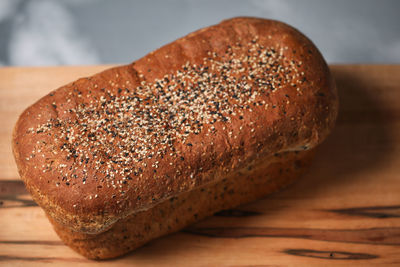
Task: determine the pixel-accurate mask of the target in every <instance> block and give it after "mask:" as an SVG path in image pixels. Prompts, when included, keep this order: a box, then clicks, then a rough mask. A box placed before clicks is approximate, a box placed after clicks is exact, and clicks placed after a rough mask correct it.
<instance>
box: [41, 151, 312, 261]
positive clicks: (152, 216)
mask: <svg viewBox="0 0 400 267" xmlns="http://www.w3.org/2000/svg"><path fill="white" fill-rule="evenodd" d="M313 156H314V151H313V150H308V151H302V152H297V153H296V152H288V153H283V154H282V155H276V156H275V157H274V159H273V161H275V163H272V164H269V163H267V162H262V163H261V164H259V165H256V166H249V167H248V168H246V169H244V170H241V171H240V172H237V173H235V174H234V175H233V176H232V177H227V178H225V179H223V180H220V181H218V182H217V183H214V184H212V185H208V186H206V187H200V188H197V189H195V190H193V191H192V192H186V193H183V194H182V195H180V196H178V197H175V198H171V199H170V200H167V201H164V202H162V203H160V204H158V205H156V206H155V207H153V208H152V209H149V210H147V211H143V212H139V213H136V214H132V215H130V216H129V217H127V218H125V219H122V220H120V221H118V222H117V223H115V224H114V225H113V226H112V228H111V229H109V230H107V231H105V232H103V233H100V234H83V233H77V232H74V231H71V230H70V229H69V228H67V227H64V226H62V225H60V224H59V223H57V222H55V221H54V220H52V219H51V218H49V219H50V221H51V222H52V224H53V226H54V229H55V230H56V232H57V234H58V235H59V236H60V238H61V239H62V240H63V241H64V243H66V244H67V245H68V246H70V247H71V248H73V249H74V250H75V251H77V252H78V253H80V254H82V255H84V256H85V257H87V258H90V259H108V258H114V257H118V256H121V255H123V254H126V253H128V252H129V251H132V250H134V249H136V248H138V247H140V246H141V245H143V244H145V243H147V242H149V241H150V240H153V239H155V238H157V237H160V236H162V235H165V234H168V233H173V232H176V231H178V230H180V229H182V228H184V227H186V226H188V225H190V224H191V223H194V222H196V221H198V220H201V219H203V218H205V217H207V216H210V215H212V214H214V213H215V212H216V211H220V210H223V209H230V208H233V207H235V206H238V205H240V204H243V203H247V202H251V201H254V200H256V199H258V198H260V197H263V196H265V195H267V194H270V193H272V192H275V191H276V190H278V189H280V188H282V187H284V186H286V185H288V184H289V183H291V182H293V181H294V180H296V179H297V178H298V177H299V176H300V175H301V174H302V173H304V171H306V170H307V168H308V166H309V165H310V163H311V160H312V158H313Z"/></svg>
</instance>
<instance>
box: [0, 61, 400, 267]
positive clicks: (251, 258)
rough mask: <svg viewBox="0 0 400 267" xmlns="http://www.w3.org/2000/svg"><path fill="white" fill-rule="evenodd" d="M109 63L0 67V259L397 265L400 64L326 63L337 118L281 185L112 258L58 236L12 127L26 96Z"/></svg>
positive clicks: (399, 238)
mask: <svg viewBox="0 0 400 267" xmlns="http://www.w3.org/2000/svg"><path fill="white" fill-rule="evenodd" d="M107 67H109V66H95V67H49V68H0V121H1V123H2V127H1V128H0V149H1V152H2V156H1V158H0V265H3V264H4V265H14V264H17V265H27V264H29V265H40V266H42V265H45V264H49V263H56V265H57V266H62V265H65V266H67V265H71V264H74V265H101V264H103V265H107V266H109V265H128V264H129V265H131V264H133V265H140V266H150V265H155V266H161V265H169V266H176V265H184V266H195V265H203V266H204V265H212V266H255V265H257V266H260V265H307V266H309V265H333V264H360V265H364V266H365V265H369V264H398V265H400V65H340V66H331V69H332V72H333V74H334V76H335V77H336V80H337V85H338V89H339V95H340V103H341V106H340V114H339V119H338V122H337V126H336V128H335V130H334V131H333V133H332V135H331V136H330V137H329V138H328V140H326V142H325V143H324V144H323V145H321V147H320V148H319V150H318V153H317V156H316V160H315V162H314V164H313V166H312V168H311V170H310V171H309V172H308V174H307V175H305V176H304V177H303V178H302V179H301V180H299V181H298V182H296V183H295V184H294V185H292V186H291V187H289V188H287V189H286V190H284V191H281V192H279V193H276V194H273V195H271V196H269V197H267V198H265V199H263V200H260V201H257V202H254V203H251V204H248V205H245V206H241V207H238V208H237V209H235V210H233V211H226V212H223V213H220V214H216V215H215V216H213V217H210V218H208V219H206V220H204V221H202V222H200V223H197V224H196V225H193V226H191V227H189V228H187V229H185V230H184V231H181V232H179V233H176V234H173V235H170V236H167V237H163V238H161V239H158V240H155V241H153V242H151V243H150V244H148V245H146V246H145V247H143V248H140V249H138V250H137V251H135V252H133V253H131V254H130V255H128V256H126V257H123V258H120V259H116V260H112V261H107V262H100V263H98V262H93V261H89V260H86V259H85V258H83V257H82V256H80V255H78V254H76V253H75V252H73V251H72V250H71V249H69V248H68V247H66V246H64V245H63V244H62V243H61V241H60V240H59V239H58V237H57V236H56V234H55V233H54V231H53V229H52V228H51V226H50V224H49V222H48V221H47V219H46V218H45V215H44V213H43V212H42V210H41V209H40V208H39V207H37V206H36V204H35V203H34V202H33V201H32V200H31V198H30V196H29V195H28V194H27V193H26V191H25V189H24V186H23V184H22V182H21V181H20V180H19V178H18V173H17V169H16V166H15V164H14V160H13V157H12V153H11V146H10V139H11V138H10V137H11V132H12V128H13V125H14V123H15V121H16V119H17V116H18V115H19V114H20V113H21V112H22V110H23V109H24V108H25V107H27V106H28V105H29V104H31V103H33V102H34V101H35V100H37V99H39V98H40V97H41V96H43V95H45V94H46V93H48V92H49V91H50V90H52V89H54V88H57V87H58V86H61V85H63V84H65V83H67V82H69V81H72V80H75V79H76V78H78V77H81V76H87V75H90V74H93V73H95V72H98V71H100V70H103V69H105V68H107Z"/></svg>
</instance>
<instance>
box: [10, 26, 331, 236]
mask: <svg viewBox="0 0 400 267" xmlns="http://www.w3.org/2000/svg"><path fill="white" fill-rule="evenodd" d="M247 56H248V57H247ZM239 59H240V60H239ZM235 60H239V61H240V62H239V63H240V64H243V70H241V69H240V67H238V65H237V63H235V62H236V61H235ZM186 63H188V64H186ZM232 69H233V70H234V71H236V74H234V73H232ZM203 72H205V74H204V73H203ZM180 73H181V74H182V75H183V78H182V81H179V79H178V77H179V75H180ZM238 73H241V74H238ZM224 74H229V76H227V75H224ZM165 78H167V80H164V79H165ZM232 79H234V81H232ZM183 80H186V84H184V81H183ZM199 80H201V82H202V83H200V84H199V83H198V81H199ZM160 81H161V82H160ZM181 84H182V85H181ZM188 84H189V85H190V84H192V87H190V86H189V87H188ZM169 85H171V86H172V87H171V88H173V89H171V96H168V94H169V91H168V90H170V89H169V87H168V86H169ZM180 86H181V87H180ZM202 86H203V87H206V88H207V90H208V91H210V92H211V91H212V92H211V93H210V92H208V91H207V90H206V93H210V94H211V95H210V96H209V97H206V93H204V91H203V90H202V88H203V87H202ZM182 88H183V89H182ZM215 88H217V89H218V90H217V89H216V90H214V89H215ZM136 92H139V93H138V95H135V93H136ZM160 92H161V93H160ZM255 92H256V93H255ZM193 94H195V95H193ZM238 94H239V95H240V96H238ZM182 95H183V96H184V97H186V98H187V99H189V100H187V99H186V100H187V101H186V100H185V99H183V100H182V99H180V97H181V96H182ZM171 97H172V98H171ZM136 99H140V100H136ZM196 99H200V100H199V101H200V102H196ZM210 99H211V100H212V101H214V102H216V104H214V103H213V104H212V105H210V104H209V103H208V102H207V103H206V101H209V100H210ZM181 100H182V101H181ZM225 100H227V101H228V102H224V101H225ZM135 101H136V102H135ZM146 101H147V102H146ZM169 101H171V103H172V104H168V103H170V102H169ZM174 101H175V102H174ZM179 101H181V102H179ZM185 101H186V102H185ZM202 101H203V102H202ZM150 102H151V103H150ZM115 103H118V105H116V104H115ZM129 103H130V104H132V103H134V105H133V107H131V105H128V104H129ZM234 104H238V106H237V107H235V108H233V107H234ZM239 104H240V105H239ZM201 105H203V106H201ZM210 106H211V107H210ZM220 106H222V107H224V108H222V111H220V110H219V109H218V108H219V107H220ZM175 107H178V110H177V111H176V110H175ZM191 107H195V108H197V111H196V112H197V113H196V112H195V113H193V114H192V113H191V111H190V108H191ZM141 110H145V111H146V112H147V113H141ZM185 112H186V113H190V115H189V117H188V118H186V117H182V116H184V115H185ZM214 112H216V113H214ZM228 112H230V113H228ZM164 113H165V114H164ZM167 113H168V116H167V115H166V114H167ZM126 114H135V116H136V117H134V118H135V119H138V121H134V122H130V121H129V120H128V119H126ZM214 115H215V118H216V121H215V122H214V121H213V123H210V122H211V121H212V119H213V118H214ZM336 115H337V95H336V89H335V86H334V82H333V79H332V77H331V75H330V73H329V69H328V67H327V65H326V63H325V61H324V60H323V58H322V56H321V55H320V53H319V51H318V50H317V48H316V47H315V46H314V45H313V44H312V43H311V41H309V40H308V39H307V38H306V37H304V36H303V35H302V34H301V33H299V32H298V31H297V30H295V29H293V28H292V27H290V26H288V25H286V24H283V23H280V22H277V21H272V20H264V19H256V18H235V19H231V20H226V21H224V22H222V23H221V24H218V25H216V26H211V27H208V28H205V29H202V30H199V31H197V32H194V33H192V34H189V35H188V36H186V37H184V38H182V39H179V40H177V41H175V42H173V43H171V44H168V45H166V46H164V47H162V48H160V49H158V50H156V51H155V52H152V53H150V54H149V55H147V56H145V57H143V58H142V59H139V60H138V61H136V62H134V63H132V64H130V65H126V66H121V67H117V68H112V69H109V70H107V71H104V72H101V73H99V74H96V75H94V76H92V77H89V78H83V79H79V80H77V81H76V82H73V83H71V84H68V85H66V86H63V87H61V88H59V89H57V90H56V91H54V92H52V93H50V94H49V95H47V96H45V97H43V98H42V99H40V100H39V101H38V102H36V103H35V104H34V105H32V106H30V107H29V108H28V109H27V110H25V111H24V112H23V114H22V115H21V116H20V118H19V120H18V122H17V124H16V126H15V131H14V135H13V150H14V155H15V158H16V162H17V165H18V169H19V172H20V175H21V177H22V179H23V180H24V182H25V184H26V186H27V188H28V190H29V191H30V192H31V193H32V195H33V197H34V199H35V200H36V201H37V202H38V204H39V205H40V206H41V207H43V208H44V209H45V211H46V212H47V213H48V215H49V216H50V217H52V218H53V219H54V220H56V221H57V222H58V223H61V224H63V225H65V226H67V227H69V228H71V229H74V230H75V231H81V232H87V233H98V232H101V231H105V230H106V229H107V228H110V227H111V226H112V224H113V223H115V222H116V221H117V220H119V219H121V218H124V217H126V216H129V215H131V214H133V213H137V212H139V211H141V210H146V209H150V208H152V207H153V206H155V205H157V204H159V203H162V202H164V201H165V200H166V199H168V198H171V197H177V196H179V195H180V194H183V193H184V192H189V191H191V190H194V189H196V188H199V187H200V186H204V185H206V184H208V183H212V182H216V181H217V180H218V179H222V178H223V177H224V176H225V175H227V174H230V173H234V172H235V171H237V170H238V169H241V168H243V167H245V166H247V165H248V164H250V163H251V162H254V161H255V160H257V159H265V158H268V157H270V156H271V155H273V154H274V153H278V152H282V151H290V150H299V149H302V148H307V147H308V148H312V147H314V146H316V145H317V144H319V143H320V142H321V141H322V140H323V139H324V138H325V137H326V135H327V134H328V133H329V131H330V130H331V128H332V127H333V124H334V121H335V118H336ZM140 116H142V117H141V118H139V117H140ZM88 118H89V119H88ZM155 118H158V119H155ZM177 118H179V120H178V119H177ZM106 119H108V121H107V120H106ZM110 120H111V121H110ZM188 122H190V124H187V123H188ZM118 123H121V125H122V126H123V127H122V128H120V129H118V128H117V127H118V125H119V124H118ZM97 125H100V126H97ZM187 125H189V126H187ZM96 127H97V128H96ZM149 127H150V130H149ZM185 127H188V129H186V128H185ZM121 129H122V130H121ZM153 129H157V131H156V134H158V135H157V136H156V137H154V134H155V133H154V131H153ZM124 131H125V132H124ZM186 131H187V132H188V133H187V134H186V133H185V132H186ZM96 134H97V135H96ZM136 136H139V137H142V139H140V138H139V139H135V140H134V141H130V143H129V142H128V141H129V140H128V139H129V138H130V137H136ZM160 136H163V137H160ZM164 136H165V138H164ZM163 138H164V139H163ZM174 138H175V139H174ZM149 140H155V141H154V142H153V141H150V144H149V145H147V144H146V142H148V141H149ZM164 141H165V143H163V142H164ZM89 152H90V153H89ZM125 153H126V155H127V156H126V157H125V156H124V154H125ZM132 160H134V161H132Z"/></svg>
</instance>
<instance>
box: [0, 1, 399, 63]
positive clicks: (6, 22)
mask: <svg viewBox="0 0 400 267" xmlns="http://www.w3.org/2000/svg"><path fill="white" fill-rule="evenodd" d="M234 16H257V17H264V18H273V19H278V20H281V21H284V22H287V23H289V24H291V25H293V26H295V27H296V28H298V29H299V30H301V31H302V32H303V33H305V34H306V35H307V36H309V37H310V38H311V39H312V40H313V41H314V43H315V44H316V45H317V46H318V47H319V49H320V50H321V51H322V53H323V55H324V56H325V58H326V59H327V61H328V62H330V63H400V18H399V17H400V1H396V0H380V1H378V0H376V1H374V0H339V1H327V0H325V1H322V0H303V1H296V0H249V1H238V0H231V1H228V0H219V1H218V0H214V1H212V0H198V1H195V0H179V1H178V0H164V1H163V0H150V1H145V0H143V1H128V0H116V1H111V0H0V65H71V64H100V63H127V62H130V61H133V60H135V59H138V58H140V57H142V56H144V55H145V54H146V53H148V52H150V51H151V50H154V49H156V48H158V47H160V46H162V45H163V44H165V43H168V42H171V41H173V40H175V39H176V38H179V37H181V36H184V35H186V34H187V33H189V32H191V31H194V30H196V29H199V28H201V27H204V26H208V25H211V24H215V23H218V22H219V21H221V20H223V19H226V18H230V17H234Z"/></svg>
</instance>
